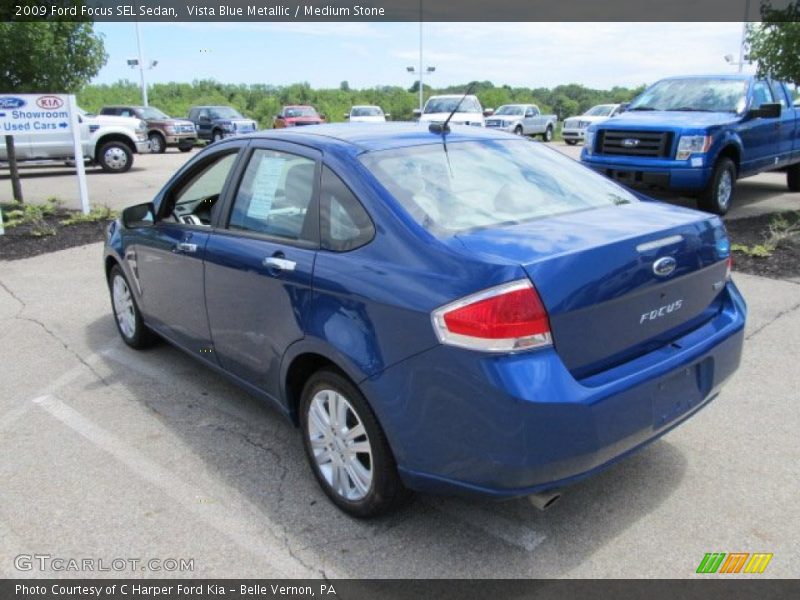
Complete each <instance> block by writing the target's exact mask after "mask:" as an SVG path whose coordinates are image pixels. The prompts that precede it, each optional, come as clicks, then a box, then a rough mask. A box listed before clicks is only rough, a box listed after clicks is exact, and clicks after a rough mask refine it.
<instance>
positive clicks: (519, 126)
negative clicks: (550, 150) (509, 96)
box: [486, 104, 558, 142]
mask: <svg viewBox="0 0 800 600" xmlns="http://www.w3.org/2000/svg"><path fill="white" fill-rule="evenodd" d="M557 122H558V117H556V115H543V114H542V113H541V111H540V110H539V107H538V106H536V105H535V104H504V105H503V106H501V107H500V108H498V109H497V110H496V111H495V112H494V113H493V114H492V115H491V116H490V117H488V118H487V119H486V127H491V128H493V129H500V130H502V131H508V132H509V133H515V134H517V135H541V136H542V139H543V140H544V141H545V142H549V141H551V140H552V139H553V134H554V132H555V130H556V123H557Z"/></svg>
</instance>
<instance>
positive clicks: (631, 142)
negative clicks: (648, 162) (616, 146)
mask: <svg viewBox="0 0 800 600" xmlns="http://www.w3.org/2000/svg"><path fill="white" fill-rule="evenodd" d="M622 145H623V146H624V147H625V148H636V146H638V145H639V140H638V139H636V138H625V139H624V140H622Z"/></svg>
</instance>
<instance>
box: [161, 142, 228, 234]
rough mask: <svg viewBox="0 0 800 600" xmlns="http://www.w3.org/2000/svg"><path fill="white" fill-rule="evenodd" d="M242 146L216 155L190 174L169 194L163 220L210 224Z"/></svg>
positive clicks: (189, 223) (185, 223)
mask: <svg viewBox="0 0 800 600" xmlns="http://www.w3.org/2000/svg"><path fill="white" fill-rule="evenodd" d="M237 154H238V150H230V151H226V152H224V153H221V154H217V155H215V156H214V157H213V158H211V159H209V161H207V162H205V163H204V164H203V165H202V166H201V167H200V168H199V169H198V170H197V171H195V172H194V173H192V174H190V175H189V177H188V179H184V180H183V181H182V182H181V183H179V184H178V186H177V187H176V188H175V189H174V190H170V193H169V195H168V196H167V205H166V206H165V207H164V211H163V213H162V220H165V221H171V222H177V223H183V224H184V225H206V226H210V225H211V222H212V221H213V217H214V214H215V211H216V210H218V209H219V204H218V202H219V198H220V196H221V195H222V192H223V191H224V189H225V182H226V181H227V180H228V176H229V175H230V172H231V169H232V168H233V165H234V163H235V162H236V156H237Z"/></svg>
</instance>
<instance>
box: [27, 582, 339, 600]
mask: <svg viewBox="0 0 800 600" xmlns="http://www.w3.org/2000/svg"><path fill="white" fill-rule="evenodd" d="M48 592H49V593H51V594H52V595H57V596H73V597H75V596H94V597H96V598H99V597H100V596H101V595H102V594H105V595H109V596H110V595H114V594H120V595H122V596H127V595H131V596H152V597H153V598H171V599H173V600H174V599H175V598H180V597H181V596H186V597H190V596H201V595H204V596H206V597H208V596H226V595H228V594H231V595H237V594H238V596H239V597H242V598H248V597H253V598H258V597H261V596H268V597H270V596H271V597H281V596H293V597H297V596H307V597H309V598H320V597H322V598H328V597H332V596H333V597H335V596H336V590H335V589H334V587H333V584H330V583H321V584H317V585H280V584H274V583H273V584H270V585H263V584H257V585H238V586H235V587H234V586H230V585H223V584H217V583H207V584H178V585H153V584H143V583H122V584H117V583H114V584H109V585H99V584H98V585H75V584H65V583H54V584H51V585H49V586H47V585H27V584H23V583H18V584H17V585H16V586H15V593H16V594H17V595H20V594H22V595H24V596H41V595H45V594H47V593H48Z"/></svg>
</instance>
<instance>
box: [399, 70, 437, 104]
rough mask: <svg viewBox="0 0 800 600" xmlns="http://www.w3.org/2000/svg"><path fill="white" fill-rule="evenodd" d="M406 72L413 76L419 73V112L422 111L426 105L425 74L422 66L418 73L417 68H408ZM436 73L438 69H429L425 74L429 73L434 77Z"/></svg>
mask: <svg viewBox="0 0 800 600" xmlns="http://www.w3.org/2000/svg"><path fill="white" fill-rule="evenodd" d="M406 71H408V72H409V73H411V74H412V75H414V74H417V73H419V110H420V111H422V106H423V105H424V104H425V101H424V98H423V91H424V88H423V87H422V73H423V71H422V66H420V68H419V71H417V69H416V68H415V67H406ZM435 71H436V67H427V68H426V69H425V71H424V72H425V73H427V74H428V75H432V74H433V73H434V72H435Z"/></svg>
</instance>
